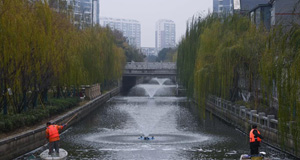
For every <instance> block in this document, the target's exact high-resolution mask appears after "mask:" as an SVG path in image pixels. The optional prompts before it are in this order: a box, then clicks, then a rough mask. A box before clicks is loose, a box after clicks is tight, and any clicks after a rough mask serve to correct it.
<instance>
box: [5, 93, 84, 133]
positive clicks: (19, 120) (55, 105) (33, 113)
mask: <svg viewBox="0 0 300 160" xmlns="http://www.w3.org/2000/svg"><path fill="white" fill-rule="evenodd" d="M78 102H79V100H78V99H77V98H66V99H51V100H49V104H50V105H48V106H46V107H45V108H43V107H36V108H34V109H31V110H29V111H27V112H25V113H21V114H14V115H5V116H4V115H0V133H3V132H10V131H13V130H16V129H18V128H21V127H23V126H27V127H30V126H32V125H35V124H37V123H38V122H40V121H42V120H44V119H46V118H48V117H49V116H54V115H57V114H60V113H62V112H63V111H66V110H68V109H70V108H72V107H74V106H76V105H77V103H78Z"/></svg>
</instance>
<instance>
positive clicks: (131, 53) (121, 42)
mask: <svg viewBox="0 0 300 160" xmlns="http://www.w3.org/2000/svg"><path fill="white" fill-rule="evenodd" d="M112 32H113V35H114V36H115V43H116V44H117V46H118V47H120V48H122V49H123V50H124V52H125V56H126V62H131V61H134V62H143V61H144V58H145V56H144V55H143V54H142V53H141V52H140V50H138V49H137V48H135V47H133V46H131V45H129V44H128V43H127V41H126V38H125V37H124V36H123V33H122V32H120V31H118V30H114V31H112Z"/></svg>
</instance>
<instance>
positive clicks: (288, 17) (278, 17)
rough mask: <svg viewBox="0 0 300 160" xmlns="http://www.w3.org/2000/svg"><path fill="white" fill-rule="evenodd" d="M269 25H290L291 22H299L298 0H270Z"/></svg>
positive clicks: (299, 5)
mask: <svg viewBox="0 0 300 160" xmlns="http://www.w3.org/2000/svg"><path fill="white" fill-rule="evenodd" d="M270 3H271V5H272V8H271V25H272V26H274V25H278V24H282V25H284V26H290V25H291V24H292V23H297V24H300V2H299V0H271V2H270Z"/></svg>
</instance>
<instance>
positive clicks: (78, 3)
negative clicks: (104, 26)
mask: <svg viewBox="0 0 300 160" xmlns="http://www.w3.org/2000/svg"><path fill="white" fill-rule="evenodd" d="M67 2H68V5H69V6H70V7H71V8H72V10H73V13H74V24H75V25H76V26H78V27H79V28H84V27H85V26H91V25H95V24H99V22H100V0H67Z"/></svg>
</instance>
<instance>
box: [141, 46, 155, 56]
mask: <svg viewBox="0 0 300 160" xmlns="http://www.w3.org/2000/svg"><path fill="white" fill-rule="evenodd" d="M141 52H142V53H143V54H144V55H145V56H156V55H157V50H156V48H155V47H142V48H141Z"/></svg>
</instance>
